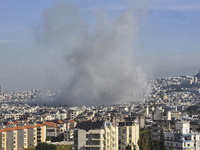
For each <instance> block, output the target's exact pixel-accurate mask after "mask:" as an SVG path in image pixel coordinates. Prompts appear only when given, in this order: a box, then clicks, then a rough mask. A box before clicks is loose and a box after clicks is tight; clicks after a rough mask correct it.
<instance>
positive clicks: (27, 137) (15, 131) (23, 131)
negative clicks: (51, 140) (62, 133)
mask: <svg viewBox="0 0 200 150" xmlns="http://www.w3.org/2000/svg"><path fill="white" fill-rule="evenodd" d="M45 141H46V126H41V125H39V124H37V125H35V126H31V125H25V126H23V127H21V126H14V127H13V128H8V127H5V128H3V129H2V130H0V149H1V150H21V149H23V148H29V147H34V146H36V145H37V143H38V142H45Z"/></svg>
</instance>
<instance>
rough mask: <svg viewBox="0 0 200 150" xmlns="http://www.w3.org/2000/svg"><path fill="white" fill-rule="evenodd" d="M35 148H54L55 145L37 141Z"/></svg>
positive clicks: (40, 149)
mask: <svg viewBox="0 0 200 150" xmlns="http://www.w3.org/2000/svg"><path fill="white" fill-rule="evenodd" d="M35 150H56V146H55V145H53V144H47V143H39V144H38V145H37V146H36V147H35Z"/></svg>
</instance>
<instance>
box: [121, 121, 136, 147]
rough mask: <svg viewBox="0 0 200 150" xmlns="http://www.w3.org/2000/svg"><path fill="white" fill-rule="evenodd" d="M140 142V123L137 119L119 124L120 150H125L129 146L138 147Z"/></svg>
mask: <svg viewBox="0 0 200 150" xmlns="http://www.w3.org/2000/svg"><path fill="white" fill-rule="evenodd" d="M138 140H139V123H138V120H137V119H135V118H126V119H125V122H120V123H119V150H125V149H126V146H127V145H131V146H132V150H133V145H135V146H136V149H137V150H139V146H138V144H137V143H138Z"/></svg>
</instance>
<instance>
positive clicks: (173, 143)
mask: <svg viewBox="0 0 200 150" xmlns="http://www.w3.org/2000/svg"><path fill="white" fill-rule="evenodd" d="M164 139H165V147H166V149H170V148H173V150H200V133H199V132H193V131H191V130H190V122H186V121H180V122H177V123H176V124H175V130H173V131H168V132H165V133H164Z"/></svg>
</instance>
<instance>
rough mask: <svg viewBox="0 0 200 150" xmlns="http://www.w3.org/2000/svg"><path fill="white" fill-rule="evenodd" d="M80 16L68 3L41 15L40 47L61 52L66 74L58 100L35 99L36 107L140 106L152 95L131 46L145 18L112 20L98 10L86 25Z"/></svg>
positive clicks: (127, 13)
mask: <svg viewBox="0 0 200 150" xmlns="http://www.w3.org/2000/svg"><path fill="white" fill-rule="evenodd" d="M81 11H82V10H81V8H80V7H77V6H75V5H73V4H72V3H60V4H58V5H55V6H53V7H50V8H48V9H47V10H46V11H44V13H43V24H42V25H41V30H39V31H40V32H39V35H38V36H39V37H38V38H39V41H41V42H42V43H44V44H46V45H50V46H52V47H53V48H58V49H60V50H58V52H59V51H61V52H63V54H64V59H65V61H66V68H65V69H66V70H67V72H68V74H67V75H66V78H65V81H64V87H63V88H62V90H61V94H60V95H58V96H55V97H52V98H51V99H48V100H46V98H45V97H43V98H41V97H39V98H38V99H36V100H35V103H37V104H38V103H44V104H46V103H47V105H51V104H52V105H55V104H56V105H61V104H65V105H87V106H88V105H102V104H112V103H121V102H130V101H136V100H137V101H138V100H143V99H144V98H145V97H144V96H145V95H147V93H148V92H150V89H149V86H148V85H147V77H146V72H145V67H143V66H142V61H141V60H140V59H139V58H138V56H137V55H138V54H137V49H134V46H133V45H134V44H135V40H136V33H137V29H138V21H139V19H140V18H138V17H139V16H140V15H143V14H142V13H144V12H140V13H141V14H137V15H135V16H134V13H133V12H134V9H133V8H132V7H127V8H126V9H125V10H124V11H123V12H122V13H121V14H120V15H119V17H117V18H116V19H112V18H110V16H109V15H108V14H107V13H106V12H105V11H101V10H99V11H96V12H95V11H94V13H96V14H95V15H94V19H95V20H94V21H92V22H86V21H85V18H86V17H87V16H85V15H83V14H84V12H81ZM90 24H93V25H92V27H91V25H90ZM61 59H62V58H61ZM146 66H147V65H146ZM55 102H56V103H55Z"/></svg>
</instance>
